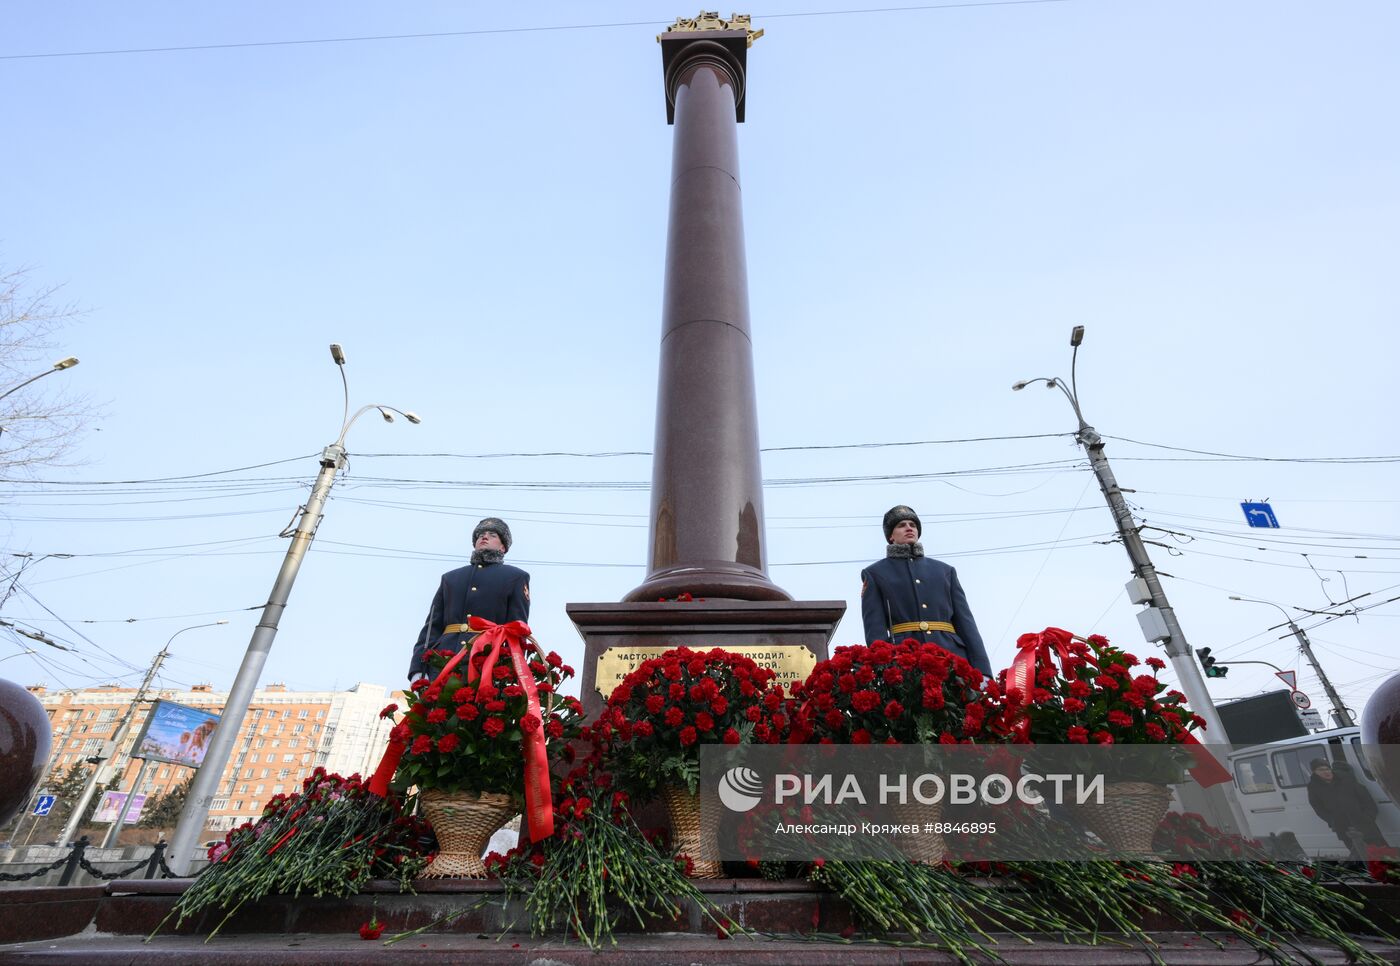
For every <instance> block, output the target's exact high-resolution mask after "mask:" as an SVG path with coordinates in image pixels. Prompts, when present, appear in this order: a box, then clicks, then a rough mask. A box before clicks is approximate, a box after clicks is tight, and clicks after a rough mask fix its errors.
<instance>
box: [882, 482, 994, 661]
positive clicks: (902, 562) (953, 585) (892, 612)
mask: <svg viewBox="0 0 1400 966" xmlns="http://www.w3.org/2000/svg"><path fill="white" fill-rule="evenodd" d="M884 524H885V541H886V543H887V546H886V548H885V559H884V560H877V561H876V562H875V563H873V564H871V565H870V566H869V567H866V568H865V569H864V570H862V571H861V573H860V611H861V616H862V617H863V618H864V620H865V642H866V643H867V644H873V643H875V642H876V641H902V640H905V639H906V638H911V637H912V638H913V639H914V640H917V641H928V642H930V643H933V644H937V645H939V646H940V647H942V648H944V649H945V650H948V651H951V652H953V653H954V654H956V655H958V656H959V657H963V658H966V659H967V662H968V663H969V664H971V665H972V666H973V667H975V668H977V669H978V670H979V671H981V672H982V673H983V674H985V675H988V676H989V677H990V676H991V673H992V665H991V662H990V661H989V660H988V659H987V649H986V648H985V647H984V646H983V645H982V635H981V634H979V633H978V632H977V622H976V621H974V620H973V619H972V611H971V610H970V609H969V608H968V606H967V595H966V594H964V593H963V589H962V584H960V583H958V572H957V571H956V570H954V569H953V568H952V567H950V566H949V565H948V564H946V563H944V562H943V561H941V560H934V559H933V558H932V557H925V556H924V548H923V545H922V544H921V543H919V537H921V536H922V535H923V531H924V527H923V524H922V523H921V522H920V521H919V515H918V514H917V513H915V512H914V511H913V510H912V509H910V508H909V507H907V506H897V507H892V508H891V509H890V511H889V512H888V513H886V514H885V521H884Z"/></svg>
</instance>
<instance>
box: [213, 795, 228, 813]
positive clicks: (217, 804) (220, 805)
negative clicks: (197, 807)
mask: <svg viewBox="0 0 1400 966" xmlns="http://www.w3.org/2000/svg"><path fill="white" fill-rule="evenodd" d="M226 808H228V799H227V798H216V799H214V800H213V801H212V802H210V803H209V809H210V810H211V811H214V812H222V811H223V810H224V809H226Z"/></svg>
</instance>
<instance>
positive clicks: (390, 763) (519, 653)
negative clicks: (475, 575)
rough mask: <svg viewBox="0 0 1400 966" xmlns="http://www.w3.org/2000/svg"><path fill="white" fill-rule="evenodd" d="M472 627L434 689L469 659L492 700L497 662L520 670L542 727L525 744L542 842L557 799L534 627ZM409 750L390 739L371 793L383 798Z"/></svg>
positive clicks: (535, 833)
mask: <svg viewBox="0 0 1400 966" xmlns="http://www.w3.org/2000/svg"><path fill="white" fill-rule="evenodd" d="M468 626H470V627H471V629H472V630H474V631H479V632H480V633H478V634H477V635H476V638H475V639H474V640H473V641H472V646H471V649H470V650H468V649H467V648H462V649H461V650H460V651H458V652H457V653H456V654H454V655H452V658H451V659H450V660H449V661H448V662H447V663H446V664H445V665H444V666H443V668H442V670H441V671H439V672H438V674H437V677H435V678H434V679H433V683H432V685H430V687H434V686H437V685H440V684H442V683H443V682H444V681H446V680H447V676H448V675H449V674H451V673H452V670H453V669H454V668H455V667H456V666H457V665H458V664H460V663H461V662H462V660H463V659H464V658H465V659H466V661H467V683H468V684H471V683H473V682H474V681H476V680H477V678H478V677H479V678H480V679H481V684H480V685H479V686H478V687H477V696H478V697H479V698H482V697H486V698H489V697H490V696H491V695H493V694H494V693H495V686H494V685H493V684H491V681H492V680H493V678H492V672H493V671H494V670H495V668H496V662H497V661H498V660H499V659H500V656H501V653H502V651H504V652H505V653H506V655H507V656H508V657H509V659H510V662H511V665H512V666H513V667H514V668H515V676H516V678H517V679H518V680H519V681H520V687H521V688H522V689H523V690H524V692H525V704H526V710H525V714H526V716H527V717H528V716H529V715H534V716H535V718H536V720H538V721H539V722H540V727H538V728H536V729H535V730H534V731H526V732H525V738H524V741H523V742H522V744H521V750H522V752H523V753H524V755H525V816H526V818H527V820H528V821H529V825H530V840H531V841H533V842H538V841H540V840H541V839H546V838H549V836H551V835H553V834H554V800H553V798H552V797H551V794H550V788H549V758H548V756H547V755H546V753H545V741H544V716H543V715H542V714H540V697H539V690H538V689H537V688H536V686H535V675H534V672H532V671H531V670H530V662H529V660H528V659H527V658H526V656H525V641H527V640H528V639H529V638H530V627H529V625H527V624H526V623H525V622H524V621H511V622H510V623H508V624H495V623H492V622H491V621H488V620H486V619H485V618H482V617H473V618H471V619H470V621H469V625H468ZM478 654H481V655H484V658H483V660H482V662H481V669H480V671H478V670H477V667H476V662H475V660H474V658H475V657H476V656H477V655H478ZM521 730H522V731H524V730H525V729H523V728H522V729H521ZM407 748H408V740H407V739H406V738H394V737H390V739H389V747H388V748H387V749H385V751H384V757H383V758H382V759H380V761H379V767H378V768H376V769H375V770H374V777H372V778H371V779H370V781H369V790H370V792H372V793H373V794H375V795H378V796H380V797H381V798H382V797H383V796H384V795H386V794H388V792H389V781H390V779H392V778H393V777H394V771H395V770H396V769H397V768H398V767H399V761H400V760H401V759H402V758H403V753H404V750H405V749H407Z"/></svg>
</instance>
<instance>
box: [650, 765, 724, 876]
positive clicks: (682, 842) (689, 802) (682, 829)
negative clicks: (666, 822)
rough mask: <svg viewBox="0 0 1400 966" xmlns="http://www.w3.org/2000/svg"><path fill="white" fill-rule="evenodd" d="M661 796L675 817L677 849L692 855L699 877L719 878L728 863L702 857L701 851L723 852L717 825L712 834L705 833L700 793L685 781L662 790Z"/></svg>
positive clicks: (673, 832)
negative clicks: (702, 825) (701, 817)
mask: <svg viewBox="0 0 1400 966" xmlns="http://www.w3.org/2000/svg"><path fill="white" fill-rule="evenodd" d="M661 800H662V802H663V803H664V804H665V806H666V815H667V817H668V818H670V820H671V844H672V845H674V846H675V849H676V852H677V853H679V854H681V855H685V856H688V857H689V858H690V861H691V863H692V866H693V868H692V870H691V873H690V874H691V875H692V876H693V877H695V878H697V879H718V878H719V877H720V876H722V875H724V866H723V865H722V864H721V863H720V862H718V861H717V860H715V859H701V858H700V856H701V855H716V854H718V852H719V842H718V841H717V840H716V839H715V833H714V829H710V830H709V834H708V835H705V834H703V833H702V830H701V826H700V796H699V795H696V794H694V793H692V792H691V791H690V790H689V789H687V788H686V787H685V786H684V785H675V786H669V787H667V788H665V789H664V790H663V791H662V793H661Z"/></svg>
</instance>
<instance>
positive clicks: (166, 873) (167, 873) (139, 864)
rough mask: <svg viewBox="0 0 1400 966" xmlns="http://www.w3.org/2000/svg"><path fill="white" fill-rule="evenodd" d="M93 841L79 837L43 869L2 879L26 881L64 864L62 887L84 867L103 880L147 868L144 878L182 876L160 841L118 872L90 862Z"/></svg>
mask: <svg viewBox="0 0 1400 966" xmlns="http://www.w3.org/2000/svg"><path fill="white" fill-rule="evenodd" d="M91 844H92V843H91V842H89V841H88V838H87V836H86V835H85V836H83V837H82V838H80V839H78V841H76V842H74V843H73V845H72V847H71V848H70V849H69V852H68V854H67V855H64V856H60V857H59V858H57V859H55V860H54V861H52V862H50V863H49V864H48V865H46V866H43V867H42V868H38V869H32V870H31V871H29V872H17V873H10V872H0V882H23V881H25V880H27V879H36V878H38V877H39V876H41V875H45V874H46V873H49V872H52V871H54V870H55V869H57V868H60V867H62V868H63V875H61V876H60V877H59V880H58V884H59V885H61V886H66V885H70V884H71V883H72V881H73V878H74V876H76V875H77V872H78V870H79V869H82V870H83V871H85V872H86V873H87V874H88V875H90V876H92V877H93V878H95V879H99V880H102V881H110V880H112V879H121V878H124V877H126V876H130V875H132V874H133V873H135V872H139V871H140V870H141V869H143V868H144V869H145V870H146V874H145V875H144V876H142V878H145V879H155V878H161V879H176V878H179V876H177V875H176V874H175V872H174V871H172V870H171V868H170V866H168V865H166V863H165V848H166V845H165V843H164V842H157V843H156V845H155V848H153V849H152V850H151V854H150V855H149V856H147V857H146V858H144V859H138V860H137V861H136V862H135V864H133V865H130V866H128V867H127V868H125V869H118V870H117V871H115V872H104V871H102V870H101V869H99V868H97V867H96V866H95V865H93V864H92V863H91V862H90V861H88V858H87V855H86V854H85V853H86V852H87V850H88V848H89V847H90V846H91ZM157 873H159V874H157Z"/></svg>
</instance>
